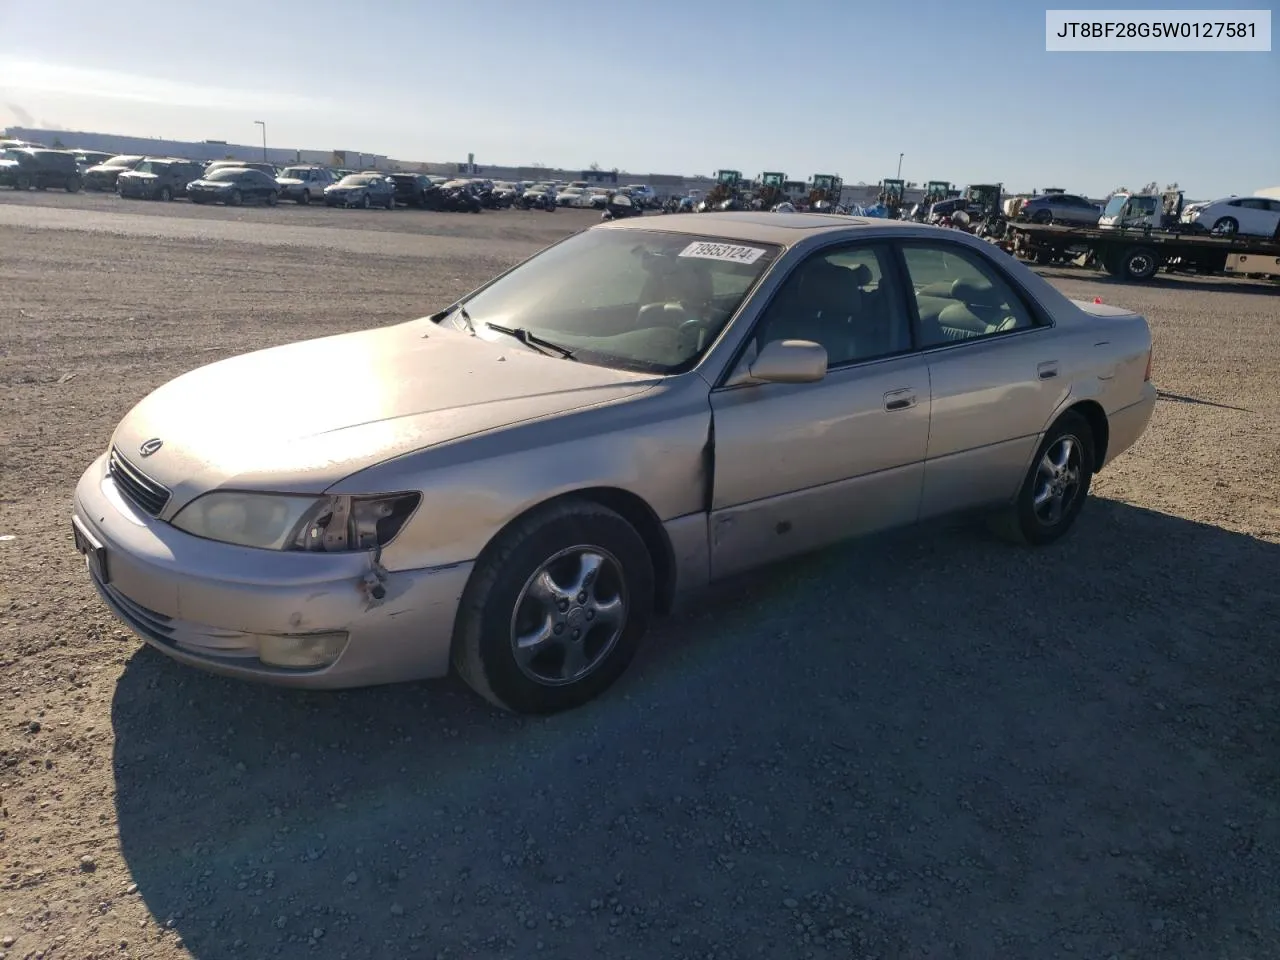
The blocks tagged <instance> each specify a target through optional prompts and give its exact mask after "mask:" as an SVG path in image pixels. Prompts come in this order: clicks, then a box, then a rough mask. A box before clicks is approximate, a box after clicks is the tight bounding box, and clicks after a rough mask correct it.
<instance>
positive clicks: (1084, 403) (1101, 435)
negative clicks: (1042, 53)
mask: <svg viewBox="0 0 1280 960" xmlns="http://www.w3.org/2000/svg"><path fill="white" fill-rule="evenodd" d="M1068 410H1069V411H1070V412H1074V413H1078V414H1080V416H1082V417H1084V418H1085V420H1087V421H1088V422H1089V429H1090V430H1091V431H1092V433H1093V456H1094V470H1100V469H1102V466H1101V465H1102V464H1103V463H1105V462H1106V460H1107V442H1108V441H1109V440H1110V439H1111V426H1110V424H1109V423H1108V422H1107V412H1106V411H1105V410H1103V409H1102V405H1101V404H1100V403H1098V402H1097V401H1096V400H1081V401H1080V402H1079V403H1076V404H1073V405H1072V406H1070V407H1069V408H1068Z"/></svg>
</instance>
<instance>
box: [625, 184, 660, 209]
mask: <svg viewBox="0 0 1280 960" xmlns="http://www.w3.org/2000/svg"><path fill="white" fill-rule="evenodd" d="M623 189H624V190H626V191H627V195H628V196H629V197H631V202H632V203H634V204H635V205H636V206H638V207H640V208H641V209H642V210H651V209H656V208H657V206H658V194H657V191H655V190H654V189H653V187H651V186H649V185H648V184H644V183H630V184H627V186H625V187H623Z"/></svg>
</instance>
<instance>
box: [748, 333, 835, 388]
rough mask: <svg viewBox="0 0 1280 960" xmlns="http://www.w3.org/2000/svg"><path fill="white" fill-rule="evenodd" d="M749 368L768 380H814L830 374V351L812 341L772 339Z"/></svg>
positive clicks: (794, 381)
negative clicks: (828, 371) (828, 355)
mask: <svg viewBox="0 0 1280 960" xmlns="http://www.w3.org/2000/svg"><path fill="white" fill-rule="evenodd" d="M747 369H748V372H749V373H750V374H751V378H752V379H753V380H761V381H763V382H765V383H814V382H816V381H818V380H821V379H822V378H823V377H825V376H826V375H827V350H826V348H825V347H823V346H822V345H821V344H817V343H814V342H813V341H812V340H770V341H769V342H768V343H766V344H765V345H764V347H763V348H762V349H761V351H760V353H759V354H758V355H757V356H756V358H755V359H754V360H753V361H751V366H750V367H748V368H747Z"/></svg>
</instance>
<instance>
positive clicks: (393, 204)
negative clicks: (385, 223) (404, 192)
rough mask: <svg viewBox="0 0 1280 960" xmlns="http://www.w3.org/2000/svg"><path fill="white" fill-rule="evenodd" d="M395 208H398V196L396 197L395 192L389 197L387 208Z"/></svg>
mask: <svg viewBox="0 0 1280 960" xmlns="http://www.w3.org/2000/svg"><path fill="white" fill-rule="evenodd" d="M395 208H396V198H395V195H394V194H393V195H392V196H389V197H387V209H388V210H394V209H395Z"/></svg>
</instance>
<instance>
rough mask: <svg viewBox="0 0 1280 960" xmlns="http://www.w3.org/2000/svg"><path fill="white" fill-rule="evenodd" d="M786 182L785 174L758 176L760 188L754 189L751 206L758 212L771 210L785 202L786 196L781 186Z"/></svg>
mask: <svg viewBox="0 0 1280 960" xmlns="http://www.w3.org/2000/svg"><path fill="white" fill-rule="evenodd" d="M786 182H787V175H786V174H785V173H762V174H760V186H759V187H758V188H757V189H756V196H755V200H754V202H753V203H752V206H754V207H756V208H757V209H760V210H772V209H773V208H774V207H776V206H777V205H778V204H780V203H783V202H784V201H786V199H787V195H786V193H785V192H783V184H785V183H786Z"/></svg>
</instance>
